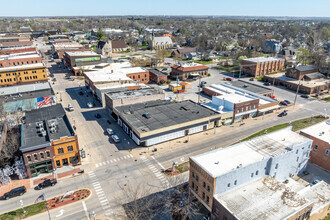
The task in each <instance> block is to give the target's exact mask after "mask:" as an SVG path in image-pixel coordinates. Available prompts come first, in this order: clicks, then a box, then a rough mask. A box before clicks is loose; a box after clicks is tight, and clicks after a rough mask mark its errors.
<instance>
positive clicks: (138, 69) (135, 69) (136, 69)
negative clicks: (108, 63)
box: [117, 67, 149, 74]
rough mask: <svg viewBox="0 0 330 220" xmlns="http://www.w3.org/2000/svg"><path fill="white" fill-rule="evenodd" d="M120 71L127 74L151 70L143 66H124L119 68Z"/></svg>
mask: <svg viewBox="0 0 330 220" xmlns="http://www.w3.org/2000/svg"><path fill="white" fill-rule="evenodd" d="M117 71H118V72H120V73H125V74H132V73H147V72H149V71H148V70H146V69H145V68H143V67H124V68H120V69H117Z"/></svg>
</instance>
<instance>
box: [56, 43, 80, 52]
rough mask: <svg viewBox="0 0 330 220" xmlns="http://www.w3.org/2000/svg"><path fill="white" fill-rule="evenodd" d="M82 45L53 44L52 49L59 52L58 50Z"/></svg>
mask: <svg viewBox="0 0 330 220" xmlns="http://www.w3.org/2000/svg"><path fill="white" fill-rule="evenodd" d="M82 46H83V45H81V44H79V43H70V44H54V45H53V47H54V48H55V49H56V50H60V49H65V48H78V47H82Z"/></svg>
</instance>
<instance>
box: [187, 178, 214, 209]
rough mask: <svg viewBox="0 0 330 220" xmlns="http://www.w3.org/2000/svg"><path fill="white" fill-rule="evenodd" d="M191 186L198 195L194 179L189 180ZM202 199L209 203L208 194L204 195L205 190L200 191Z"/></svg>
mask: <svg viewBox="0 0 330 220" xmlns="http://www.w3.org/2000/svg"><path fill="white" fill-rule="evenodd" d="M191 188H192V189H193V190H194V191H195V192H196V193H197V195H198V185H197V184H196V185H195V183H194V181H192V182H191ZM202 199H203V200H204V201H205V202H206V203H207V204H209V203H210V197H209V196H205V192H202Z"/></svg>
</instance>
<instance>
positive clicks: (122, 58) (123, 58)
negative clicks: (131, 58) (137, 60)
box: [118, 57, 128, 60]
mask: <svg viewBox="0 0 330 220" xmlns="http://www.w3.org/2000/svg"><path fill="white" fill-rule="evenodd" d="M118 59H121V60H125V59H128V57H119V58H118Z"/></svg>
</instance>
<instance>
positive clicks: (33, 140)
mask: <svg viewBox="0 0 330 220" xmlns="http://www.w3.org/2000/svg"><path fill="white" fill-rule="evenodd" d="M20 150H21V151H22V153H23V159H24V162H25V167H26V169H27V173H28V176H29V177H35V176H38V175H39V174H40V173H51V172H53V170H54V169H58V168H61V167H63V166H70V165H71V166H76V165H79V164H80V154H79V146H78V138H77V136H76V134H75V133H74V130H73V129H72V126H71V124H70V122H69V119H68V117H67V116H66V114H65V111H64V109H63V107H62V105H61V104H57V105H53V106H50V107H48V108H41V109H35V110H32V111H28V112H26V114H25V123H24V124H22V125H21V147H20Z"/></svg>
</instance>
